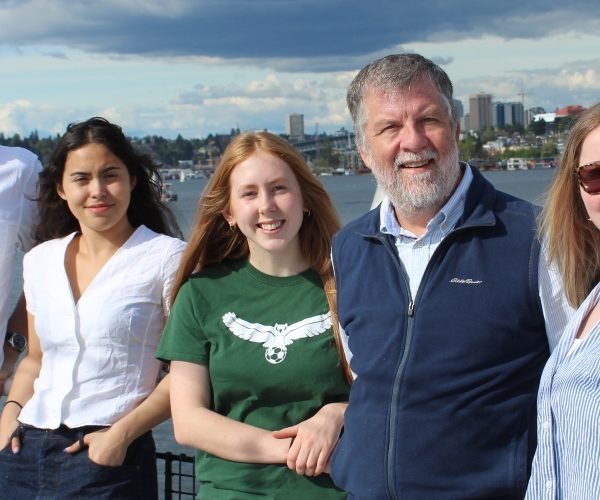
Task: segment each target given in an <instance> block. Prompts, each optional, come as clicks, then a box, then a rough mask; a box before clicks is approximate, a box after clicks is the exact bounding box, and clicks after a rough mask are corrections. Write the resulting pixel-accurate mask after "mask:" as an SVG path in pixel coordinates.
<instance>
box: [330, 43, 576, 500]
mask: <svg viewBox="0 0 600 500" xmlns="http://www.w3.org/2000/svg"><path fill="white" fill-rule="evenodd" d="M347 101H348V107H349V109H350V113H351V115H352V119H353V121H354V127H355V134H356V144H357V147H358V150H359V153H360V155H361V157H362V159H363V161H364V162H365V164H366V165H367V166H368V167H369V168H370V169H371V170H372V172H373V175H374V176H375V178H376V180H377V183H378V186H379V188H380V189H382V190H383V192H384V193H385V195H386V196H385V198H384V200H383V202H382V203H381V205H380V206H379V207H377V208H375V209H374V210H372V211H371V212H369V213H367V214H366V215H364V216H362V217H361V218H359V219H358V220H356V221H353V222H351V223H350V224H348V225H347V226H346V227H345V228H344V229H343V230H342V231H341V232H340V233H339V234H338V235H336V237H335V238H334V243H333V252H332V257H333V262H334V268H335V274H336V284H337V296H338V314H339V321H340V326H341V328H342V330H343V331H344V332H345V335H346V337H345V339H346V342H347V348H346V355H347V358H348V359H349V360H350V366H351V368H352V371H353V373H354V374H355V380H354V383H353V386H352V389H351V394H350V405H349V407H348V409H347V410H346V414H345V427H344V432H343V435H342V437H341V439H340V442H339V444H338V446H337V448H336V450H335V452H334V454H333V456H332V460H331V474H332V476H333V479H334V481H335V482H336V483H337V485H338V486H340V487H341V488H343V489H345V490H346V491H347V492H348V493H349V498H359V499H365V500H366V499H369V500H372V499H388V498H389V499H398V498H401V499H436V500H440V499H452V500H456V499H467V498H478V499H482V498H495V499H500V498H503V499H516V498H522V497H523V496H524V494H525V489H526V486H527V480H528V477H529V473H530V467H531V460H532V457H533V453H534V451H535V445H536V442H535V441H536V416H535V414H536V411H535V409H536V408H535V404H536V393H537V388H538V383H539V379H540V375H541V372H542V369H543V367H544V363H545V361H546V359H547V357H548V354H549V350H550V349H552V347H554V346H555V345H556V342H557V340H558V336H559V334H560V332H561V331H562V329H563V326H564V324H565V322H566V319H567V317H568V315H569V312H570V309H569V307H568V306H567V305H566V301H564V297H563V294H562V289H561V285H560V282H559V280H557V279H556V277H555V275H554V274H553V273H552V272H551V271H550V270H549V269H548V268H547V266H546V265H545V258H544V252H543V250H541V244H540V241H539V240H538V238H537V231H536V213H537V210H536V207H534V206H533V205H531V204H530V203H528V202H525V201H523V200H519V199H517V198H515V197H513V196H510V195H508V194H505V193H501V192H499V191H497V190H496V189H495V188H494V187H493V186H492V185H491V184H490V183H489V182H488V181H487V180H485V179H484V177H483V176H482V175H481V174H480V173H479V172H478V171H477V170H476V169H474V168H472V167H470V166H469V165H468V164H465V163H461V162H459V154H458V138H459V133H460V127H459V124H458V118H457V115H456V111H455V108H454V106H453V104H452V83H451V81H450V79H449V78H448V76H447V75H446V73H445V72H444V71H443V70H442V69H441V68H440V67H439V66H437V65H436V64H434V63H433V62H432V61H430V60H428V59H426V58H424V57H422V56H420V55H418V54H400V55H390V56H387V57H384V58H382V59H379V60H377V61H375V62H373V63H371V64H369V65H368V66H366V67H365V68H363V69H362V70H361V71H360V72H359V73H358V75H357V76H356V77H355V79H354V80H353V82H352V84H351V85H350V88H349V90H348V95H347Z"/></svg>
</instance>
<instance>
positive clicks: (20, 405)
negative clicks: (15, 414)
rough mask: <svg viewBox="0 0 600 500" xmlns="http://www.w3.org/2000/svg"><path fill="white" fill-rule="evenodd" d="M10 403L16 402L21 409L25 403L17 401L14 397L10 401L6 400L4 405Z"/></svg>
mask: <svg viewBox="0 0 600 500" xmlns="http://www.w3.org/2000/svg"><path fill="white" fill-rule="evenodd" d="M8 403H14V404H16V405H17V406H18V407H19V408H21V410H22V409H23V405H22V404H21V403H19V402H18V401H15V400H14V399H9V400H8V401H6V402H5V403H4V406H6V405H7V404H8Z"/></svg>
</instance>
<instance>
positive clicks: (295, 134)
mask: <svg viewBox="0 0 600 500" xmlns="http://www.w3.org/2000/svg"><path fill="white" fill-rule="evenodd" d="M285 131H286V133H287V135H288V136H289V137H290V140H291V141H302V140H304V115H302V114H299V113H292V114H290V115H287V117H286V121H285Z"/></svg>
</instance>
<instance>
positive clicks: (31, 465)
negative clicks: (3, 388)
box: [0, 425, 158, 500]
mask: <svg viewBox="0 0 600 500" xmlns="http://www.w3.org/2000/svg"><path fill="white" fill-rule="evenodd" d="M98 429H99V427H95V426H87V427H79V428H77V429H69V428H68V427H65V426H64V425H61V426H60V427H59V428H58V429H51V430H45V429H37V428H35V427H31V426H25V425H23V426H21V430H22V438H21V451H20V452H19V454H18V455H14V454H13V453H12V451H11V449H10V446H7V447H5V448H4V449H3V450H2V451H0V497H1V498H10V499H12V500H51V499H60V500H64V499H75V498H79V499H81V498H84V499H85V498H90V499H111V500H114V499H122V500H133V499H136V500H137V499H139V500H147V499H150V500H153V499H158V485H157V478H156V458H155V451H156V450H155V447H154V439H153V438H152V432H147V433H146V434H144V435H142V436H140V437H139V438H138V439H136V440H135V441H134V442H133V443H132V444H131V445H130V446H129V448H128V450H127V456H126V457H125V462H124V463H123V465H122V466H119V467H107V466H103V465H98V464H95V463H94V462H92V461H91V460H90V459H89V457H88V452H87V450H83V451H81V452H79V453H76V454H75V455H71V454H69V453H66V452H65V451H63V450H64V449H65V448H66V447H67V446H70V445H71V444H73V443H74V442H75V441H77V440H78V439H79V438H80V437H81V436H82V435H84V434H88V433H90V432H93V431H95V430H98Z"/></svg>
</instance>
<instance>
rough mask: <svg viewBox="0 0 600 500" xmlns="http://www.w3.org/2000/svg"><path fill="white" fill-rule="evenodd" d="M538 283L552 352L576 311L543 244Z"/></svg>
mask: <svg viewBox="0 0 600 500" xmlns="http://www.w3.org/2000/svg"><path fill="white" fill-rule="evenodd" d="M538 283H539V294H540V300H541V302H542V311H543V313H544V322H545V323H546V335H547V336H548V345H549V346H550V352H552V351H553V350H554V348H555V347H556V345H557V344H558V341H559V340H560V337H561V335H562V333H563V331H564V329H565V326H566V325H567V323H568V322H569V320H570V319H571V317H572V316H573V314H574V312H575V309H573V307H571V306H570V305H569V303H568V302H567V297H566V296H565V292H564V287H563V283H562V278H561V277H560V274H559V272H558V269H556V266H554V265H549V264H548V255H547V249H546V245H545V244H543V243H542V250H541V253H540V260H539V265H538Z"/></svg>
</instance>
